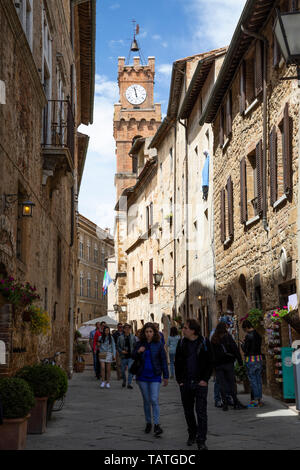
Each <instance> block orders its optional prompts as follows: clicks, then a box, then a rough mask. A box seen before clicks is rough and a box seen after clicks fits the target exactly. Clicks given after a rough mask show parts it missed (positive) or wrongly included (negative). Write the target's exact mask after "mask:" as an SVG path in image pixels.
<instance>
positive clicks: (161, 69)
mask: <svg viewBox="0 0 300 470" xmlns="http://www.w3.org/2000/svg"><path fill="white" fill-rule="evenodd" d="M172 68H173V66H172V64H160V65H158V66H157V72H158V73H159V74H161V75H164V76H165V77H168V78H169V77H170V76H171V74H172Z"/></svg>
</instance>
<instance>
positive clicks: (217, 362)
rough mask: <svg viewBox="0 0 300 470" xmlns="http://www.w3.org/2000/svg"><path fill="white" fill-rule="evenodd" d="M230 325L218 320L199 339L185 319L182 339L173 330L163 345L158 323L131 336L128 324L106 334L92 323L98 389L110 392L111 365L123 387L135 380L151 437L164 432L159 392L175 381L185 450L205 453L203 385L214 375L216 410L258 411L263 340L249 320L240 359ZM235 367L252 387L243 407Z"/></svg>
mask: <svg viewBox="0 0 300 470" xmlns="http://www.w3.org/2000/svg"><path fill="white" fill-rule="evenodd" d="M230 324H231V322H230V318H229V317H228V316H227V315H224V316H222V317H221V318H220V321H219V323H218V325H217V327H216V328H215V329H214V330H213V331H212V332H211V335H210V338H209V339H208V338H205V337H203V336H202V335H201V327H200V324H199V322H198V321H197V320H195V319H188V320H186V322H185V323H184V325H183V327H182V334H179V332H178V330H177V328H176V327H172V328H171V330H170V335H169V337H168V340H167V342H165V337H164V335H163V333H162V332H160V331H159V325H158V324H157V323H147V324H146V325H144V327H143V328H142V329H141V330H139V331H138V332H137V334H136V335H134V334H133V333H132V330H131V325H129V324H124V325H123V324H122V323H119V324H118V327H117V330H115V331H113V332H111V331H110V327H109V326H108V325H107V324H106V323H105V322H102V323H97V324H96V329H95V330H94V331H92V332H91V334H90V345H91V348H92V351H93V359H94V370H95V375H96V378H97V379H98V380H100V387H101V388H107V389H109V388H110V387H111V385H110V378H111V367H112V363H115V364H116V371H117V377H118V380H122V387H123V388H125V387H127V388H128V389H130V390H132V389H133V380H134V379H135V380H136V383H137V385H138V386H139V388H140V391H141V395H142V398H143V403H144V414H145V421H146V427H145V433H147V434H149V433H150V432H151V431H152V425H154V429H153V430H154V435H155V436H156V437H158V436H160V435H161V434H162V433H163V429H162V427H161V424H160V407H159V393H160V387H161V385H162V384H163V386H164V387H167V386H168V381H169V378H171V379H174V378H176V381H177V383H178V386H179V389H180V395H181V401H182V406H183V409H184V414H185V419H186V423H187V428H188V440H187V445H188V446H192V445H193V444H195V443H197V446H198V450H207V445H206V441H207V431H208V412H207V397H208V383H209V380H210V378H211V377H212V376H213V375H214V399H215V406H216V407H218V408H221V409H222V410H223V411H224V412H225V411H228V410H229V407H230V406H232V407H233V409H234V410H245V409H247V408H253V407H255V408H256V407H261V406H263V402H262V370H263V357H262V352H261V345H262V338H261V337H260V335H259V334H258V333H257V331H256V330H255V329H254V328H253V327H252V325H251V323H250V322H249V321H247V320H246V321H244V323H243V330H244V332H245V340H244V341H241V342H240V346H241V348H242V351H243V354H244V360H243V358H242V355H241V353H240V348H239V346H238V345H237V344H236V342H235V340H234V338H233V336H232V335H231V332H230ZM168 356H169V362H170V372H169V366H168ZM236 362H237V363H238V364H239V365H240V366H243V365H244V363H245V365H246V369H247V373H248V377H249V381H250V385H251V401H250V403H249V404H248V405H247V406H246V405H243V404H242V403H241V402H240V401H239V400H238V398H237V387H236V380H235V371H234V367H235V363H236ZM151 411H152V413H151ZM152 416H153V419H152Z"/></svg>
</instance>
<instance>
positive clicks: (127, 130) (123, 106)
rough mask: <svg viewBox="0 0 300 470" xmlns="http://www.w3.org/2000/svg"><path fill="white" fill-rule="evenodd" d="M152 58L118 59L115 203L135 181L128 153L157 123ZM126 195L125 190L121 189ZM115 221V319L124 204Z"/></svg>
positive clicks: (123, 313) (123, 314)
mask: <svg viewBox="0 0 300 470" xmlns="http://www.w3.org/2000/svg"><path fill="white" fill-rule="evenodd" d="M154 77H155V58H154V57H148V64H147V65H142V64H141V63H140V57H134V59H133V65H125V57H119V60H118V83H119V89H120V101H119V103H117V104H115V110H114V138H115V141H116V160H117V171H116V175H115V186H116V193H117V194H116V196H117V203H118V202H119V200H120V197H121V196H122V195H123V194H124V191H125V190H126V189H128V188H130V187H132V186H134V185H135V184H136V182H137V176H138V175H137V174H136V173H134V165H133V160H132V158H131V157H130V155H129V152H130V149H131V147H132V145H133V142H134V140H135V139H136V138H137V137H151V136H154V135H155V133H156V131H157V129H158V127H159V126H160V124H161V105H160V104H154ZM125 194H126V192H125ZM117 209H118V210H117V215H116V224H115V255H116V273H117V274H116V303H117V305H118V306H119V319H120V321H126V319H127V309H126V306H127V298H126V294H127V274H126V267H127V263H126V253H125V251H124V245H125V244H126V236H127V227H126V212H125V210H124V209H125V208H124V205H122V204H120V205H119V206H117Z"/></svg>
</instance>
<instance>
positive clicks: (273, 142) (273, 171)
mask: <svg viewBox="0 0 300 470" xmlns="http://www.w3.org/2000/svg"><path fill="white" fill-rule="evenodd" d="M277 196H278V190H277V131H276V126H274V127H273V129H272V132H271V134H270V203H271V206H273V205H274V204H275V202H276V201H277Z"/></svg>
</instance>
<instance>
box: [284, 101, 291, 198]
mask: <svg viewBox="0 0 300 470" xmlns="http://www.w3.org/2000/svg"><path fill="white" fill-rule="evenodd" d="M283 180H284V192H285V194H286V195H287V196H289V195H290V193H291V191H292V152H291V123H290V115H289V104H288V103H286V105H285V108H284V118H283Z"/></svg>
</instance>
